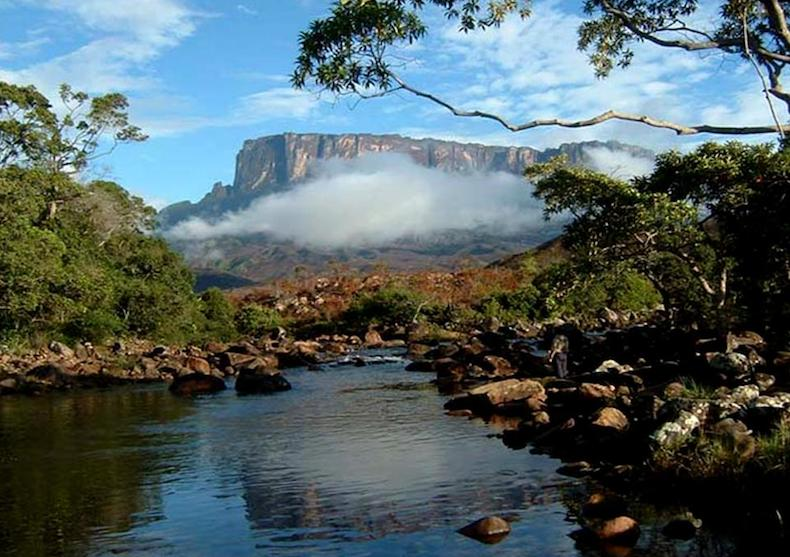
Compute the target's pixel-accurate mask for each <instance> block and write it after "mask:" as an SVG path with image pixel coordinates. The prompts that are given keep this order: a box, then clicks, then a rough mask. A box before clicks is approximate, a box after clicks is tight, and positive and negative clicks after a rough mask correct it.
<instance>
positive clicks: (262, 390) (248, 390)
mask: <svg viewBox="0 0 790 557" xmlns="http://www.w3.org/2000/svg"><path fill="white" fill-rule="evenodd" d="M290 389H291V384H290V383H289V382H288V380H287V379H286V378H285V377H283V376H282V375H281V374H280V372H279V371H277V370H261V369H249V368H247V369H243V370H241V371H240V372H239V376H238V377H237V378H236V392H237V393H239V394H267V393H275V392H279V391H288V390H290Z"/></svg>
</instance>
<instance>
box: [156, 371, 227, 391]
mask: <svg viewBox="0 0 790 557" xmlns="http://www.w3.org/2000/svg"><path fill="white" fill-rule="evenodd" d="M227 388H228V387H227V386H226V385H225V382H224V381H223V380H222V379H220V378H219V377H214V376H213V375H205V374H203V373H190V374H188V375H182V376H181V377H177V378H176V379H175V380H174V381H173V383H171V385H170V392H171V393H173V394H174V395H180V396H192V395H202V394H208V393H216V392H219V391H224V390H225V389H227Z"/></svg>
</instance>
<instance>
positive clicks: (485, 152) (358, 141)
mask: <svg viewBox="0 0 790 557" xmlns="http://www.w3.org/2000/svg"><path fill="white" fill-rule="evenodd" d="M588 147H606V148H609V149H613V150H618V151H627V152H629V153H632V154H636V155H645V156H647V155H649V154H650V153H649V152H648V151H646V150H644V149H640V148H638V147H633V146H630V145H623V144H620V143H617V142H607V143H602V142H598V141H592V142H586V143H568V144H563V145H561V146H560V147H558V148H556V149H549V150H546V151H538V150H536V149H533V148H531V147H500V146H489V145H480V144H476V143H456V142H453V141H442V140H438V139H411V138H408V137H402V136H400V135H370V134H343V135H327V134H293V133H285V134H280V135H272V136H267V137H261V138H258V139H250V140H247V141H245V142H244V145H243V146H242V149H241V151H239V154H238V155H237V156H236V175H235V179H234V181H233V185H232V186H224V185H222V184H220V183H218V184H214V187H213V189H212V190H211V192H210V193H208V194H207V195H206V196H205V197H204V198H203V199H202V200H201V201H199V202H198V203H190V202H188V201H185V202H181V203H176V204H174V205H171V206H169V207H166V208H165V209H163V210H162V212H161V213H160V216H159V219H160V223H161V224H162V226H163V227H165V228H166V227H168V226H172V225H174V224H175V223H177V222H179V221H181V220H184V219H187V218H189V217H193V216H199V217H203V218H208V219H211V218H214V217H218V216H220V215H221V214H222V213H224V212H227V211H232V210H238V209H240V208H242V207H244V206H246V205H248V204H249V203H250V201H252V199H254V198H256V197H258V196H260V195H264V194H268V193H275V192H278V191H283V190H285V189H288V188H289V187H291V186H292V185H294V184H298V183H299V182H302V181H304V180H306V179H309V178H310V175H311V172H312V170H313V168H314V163H315V162H316V161H321V160H327V159H332V158H340V159H353V158H356V157H358V156H360V155H363V154H365V153H402V154H406V155H408V156H410V157H411V158H412V159H413V160H414V161H415V162H417V163H418V164H420V165H423V166H426V167H428V168H438V169H441V170H444V171H446V172H461V173H464V172H472V171H482V172H509V173H512V174H521V173H522V172H523V170H524V168H525V167H527V166H529V165H531V164H535V163H536V162H544V161H546V160H548V159H550V158H551V157H553V156H556V155H558V154H566V155H567V156H568V157H569V159H570V161H571V163H572V164H584V163H585V162H587V161H586V160H585V156H586V155H585V148H588Z"/></svg>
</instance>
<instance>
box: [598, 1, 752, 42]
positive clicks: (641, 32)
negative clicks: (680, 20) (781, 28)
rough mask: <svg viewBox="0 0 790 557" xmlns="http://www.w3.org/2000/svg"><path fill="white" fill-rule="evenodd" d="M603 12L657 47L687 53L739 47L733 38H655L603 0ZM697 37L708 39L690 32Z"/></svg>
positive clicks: (702, 33) (626, 14)
mask: <svg viewBox="0 0 790 557" xmlns="http://www.w3.org/2000/svg"><path fill="white" fill-rule="evenodd" d="M601 5H602V7H603V10H604V11H605V12H606V13H608V14H609V15H613V16H615V17H616V18H617V19H619V20H620V21H622V22H623V25H625V26H626V28H627V29H628V30H629V31H631V32H632V33H633V34H634V35H636V36H637V37H639V38H641V39H644V40H646V41H649V42H651V43H654V44H657V45H659V46H665V47H670V48H681V49H683V50H688V51H697V50H713V49H717V48H723V47H728V46H739V45H740V41H739V40H738V39H735V38H730V39H723V40H715V39H710V38H709V39H708V40H706V41H690V40H684V39H664V38H662V37H657V36H656V35H654V34H652V33H648V32H647V31H644V30H643V29H641V28H640V27H639V25H637V24H636V23H635V22H634V18H633V17H632V16H631V14H629V13H627V12H624V11H623V10H620V9H618V8H615V7H614V6H612V5H611V4H610V3H609V2H608V0H603V1H602V2H601ZM685 30H686V31H692V30H691V29H685ZM692 32H694V33H697V34H699V35H702V36H705V37H708V34H707V33H705V32H703V31H692Z"/></svg>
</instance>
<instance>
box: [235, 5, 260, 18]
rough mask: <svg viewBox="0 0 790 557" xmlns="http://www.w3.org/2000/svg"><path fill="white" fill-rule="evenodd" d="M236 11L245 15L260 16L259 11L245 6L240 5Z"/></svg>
mask: <svg viewBox="0 0 790 557" xmlns="http://www.w3.org/2000/svg"><path fill="white" fill-rule="evenodd" d="M236 9H237V10H238V11H240V12H241V13H243V14H244V15H258V10H254V9H253V8H250V7H249V6H247V5H245V4H238V5H237V6H236Z"/></svg>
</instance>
